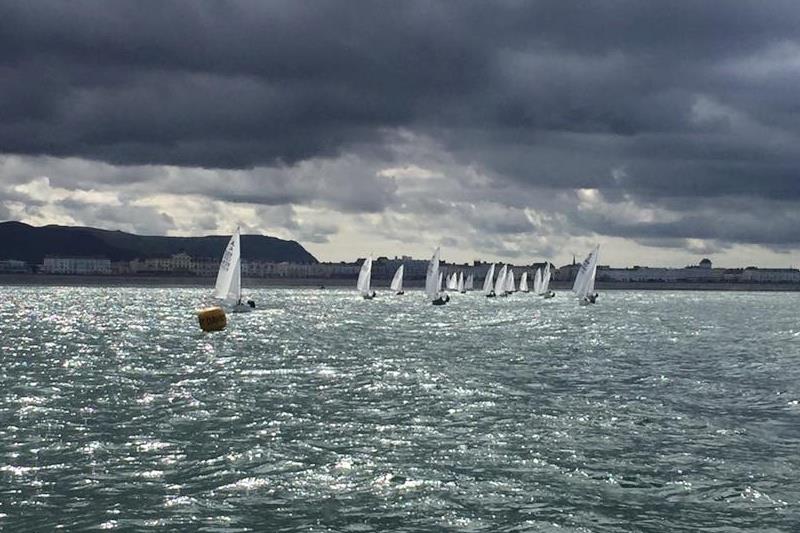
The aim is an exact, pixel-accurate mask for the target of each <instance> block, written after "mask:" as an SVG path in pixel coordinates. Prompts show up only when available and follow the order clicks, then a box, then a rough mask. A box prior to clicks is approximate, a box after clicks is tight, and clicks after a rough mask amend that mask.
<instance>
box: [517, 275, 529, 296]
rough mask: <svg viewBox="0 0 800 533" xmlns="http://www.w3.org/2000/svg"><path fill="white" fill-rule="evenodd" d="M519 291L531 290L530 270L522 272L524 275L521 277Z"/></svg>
mask: <svg viewBox="0 0 800 533" xmlns="http://www.w3.org/2000/svg"><path fill="white" fill-rule="evenodd" d="M519 292H530V290H528V271H527V270H526V271H525V272H523V273H522V276H520V278H519Z"/></svg>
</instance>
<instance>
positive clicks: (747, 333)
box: [0, 288, 800, 532]
mask: <svg viewBox="0 0 800 533" xmlns="http://www.w3.org/2000/svg"><path fill="white" fill-rule="evenodd" d="M208 293H209V291H201V290H196V289H101V288H0V335H1V337H0V363H1V364H2V368H0V529H2V530H3V531H13V532H18V531H37V532H38V531H51V530H55V529H56V528H63V529H64V530H67V531H77V530H96V529H105V528H109V529H111V528H117V529H119V530H142V531H320V532H321V531H346V532H367V531H508V532H511V531H514V532H517V531H656V532H665V531H714V532H733V531H800V319H799V318H798V298H800V296H798V295H796V294H747V293H702V294H701V293H664V292H609V293H606V294H603V295H602V298H601V300H600V303H599V304H598V305H597V306H593V307H588V308H587V307H578V306H577V305H576V302H575V301H574V300H573V299H567V297H566V293H561V294H559V296H558V297H557V298H556V299H554V300H551V301H542V300H539V299H537V298H534V297H532V296H529V295H521V294H517V295H514V296H512V297H511V298H508V299H500V298H498V299H494V300H488V299H486V298H482V297H480V296H479V295H477V294H469V295H456V296H454V301H453V302H451V304H449V305H447V306H445V307H443V308H434V307H432V306H430V305H427V304H425V303H424V302H423V300H422V295H421V293H418V292H411V293H408V294H407V295H406V296H405V297H402V298H396V297H389V296H388V295H380V296H381V297H380V298H378V299H376V300H374V301H371V302H367V301H363V300H360V299H359V298H357V297H356V296H355V295H354V294H353V293H352V292H346V291H332V290H329V291H314V290H296V291H290V290H261V291H254V295H255V296H256V299H257V300H258V301H259V302H260V303H261V304H263V306H264V308H263V309H262V310H259V311H258V312H256V313H252V314H249V315H235V316H232V317H231V323H230V325H229V329H228V330H227V331H225V332H223V333H218V334H203V333H201V332H199V330H198V328H197V325H196V321H195V317H194V315H193V309H194V308H195V307H196V306H197V305H198V304H199V303H200V302H201V301H202V299H203V297H204V296H205V295H207V294H208Z"/></svg>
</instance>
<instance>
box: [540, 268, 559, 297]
mask: <svg viewBox="0 0 800 533" xmlns="http://www.w3.org/2000/svg"><path fill="white" fill-rule="evenodd" d="M541 289H542V292H541V294H542V296H544V297H545V298H552V297H554V296H555V295H556V293H554V292H553V291H551V290H550V261H548V262H547V263H545V265H544V273H543V274H542V287H541Z"/></svg>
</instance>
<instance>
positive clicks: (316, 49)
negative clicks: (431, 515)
mask: <svg viewBox="0 0 800 533" xmlns="http://www.w3.org/2000/svg"><path fill="white" fill-rule="evenodd" d="M798 27H800V6H798V4H797V3H796V2H794V1H771V2H768V3H765V2H760V1H740V2H727V1H707V2H694V1H685V2H659V3H652V2H640V1H622V0H621V1H614V2H602V3H601V2H597V3H591V4H587V3H586V2H566V1H563V0H557V1H556V0H553V1H539V2H536V1H533V2H513V1H508V2H490V3H489V2H468V1H465V2H452V3H434V2H390V1H387V2H371V3H366V2H363V3H348V2H324V1H320V2H308V3H305V2H296V1H285V2H222V1H219V2H204V3H198V2H152V3H141V2H129V3H125V2H113V3H108V2H81V1H78V2H68V3H67V2H5V3H2V4H0V117H2V120H0V152H2V153H14V154H26V155H49V156H56V157H67V156H69V157H80V158H86V159H94V160H98V161H104V162H108V163H111V164H112V165H145V166H146V165H177V166H186V167H206V168H216V169H248V168H252V167H259V169H257V171H256V172H255V173H254V175H253V176H252V179H247V180H245V179H243V178H242V179H241V180H239V181H237V179H235V178H231V179H229V180H226V181H225V182H221V183H217V184H214V183H205V182H204V181H203V178H202V177H200V178H197V179H198V180H199V182H198V183H193V184H187V183H185V182H184V183H172V184H171V185H169V186H168V187H166V189H167V190H169V191H171V192H180V191H182V190H184V191H185V190H187V189H190V190H194V191H196V192H200V193H203V194H207V195H209V196H210V197H214V198H218V199H222V200H230V201H236V202H255V203H260V204H263V205H281V204H290V203H302V204H308V203H313V202H318V203H321V204H323V205H328V206H333V207H335V208H336V209H341V210H345V211H352V212H360V211H369V212H379V211H381V210H382V209H384V208H386V207H387V206H389V205H391V204H392V203H393V202H395V203H396V188H395V186H394V184H393V182H391V180H380V179H376V178H375V176H374V175H372V174H370V172H371V171H373V170H374V168H368V170H369V172H366V171H363V170H362V171H359V170H358V169H355V168H352V169H347V168H345V169H344V170H343V169H336V170H335V171H332V172H330V173H326V172H324V171H320V172H318V174H317V176H315V177H310V176H309V175H308V174H304V173H303V172H296V171H294V169H295V168H297V167H298V165H299V164H301V163H303V162H308V161H313V160H316V159H320V158H322V159H324V158H335V157H338V156H341V155H342V154H345V155H347V154H357V155H361V156H364V154H369V156H370V158H372V160H381V159H383V160H385V161H388V160H391V159H392V158H393V157H396V156H397V154H396V153H395V152H393V151H392V150H391V149H390V145H391V144H392V143H393V139H394V135H395V133H396V132H397V131H400V130H406V131H412V132H415V133H418V134H421V135H425V136H428V137H429V138H433V139H435V140H436V142H438V143H440V145H441V146H442V147H443V149H444V150H446V151H447V152H449V153H450V154H453V157H454V160H455V162H457V163H458V164H461V165H474V166H476V167H478V168H480V169H482V170H483V171H485V173H486V174H487V175H489V176H491V178H492V179H494V180H497V182H498V183H502V184H504V185H503V187H506V186H508V187H516V188H517V191H520V193H519V194H515V193H513V192H511V193H510V194H507V195H506V196H505V200H504V201H503V202H502V203H503V204H505V205H508V206H512V207H514V208H515V209H517V210H519V209H522V208H524V207H525V205H524V204H525V202H527V201H529V199H530V196H529V195H527V194H525V193H523V192H522V191H525V190H527V189H529V188H536V189H537V190H545V191H546V190H551V191H553V192H552V194H553V195H555V194H558V193H559V191H561V190H568V189H575V188H596V189H599V190H600V191H602V193H603V195H604V196H605V198H606V199H608V200H609V201H615V200H619V199H622V198H625V199H626V201H630V202H635V203H638V204H641V205H647V206H656V207H661V208H665V209H671V210H673V211H674V212H675V213H677V218H676V219H675V220H670V221H659V222H648V223H632V222H631V221H625V220H622V221H620V220H611V221H607V220H599V219H597V218H592V217H587V216H586V215H585V213H584V214H583V215H581V214H580V213H572V214H571V215H570V216H572V217H573V218H572V221H571V222H572V225H573V227H574V228H576V229H580V230H581V231H595V232H600V233H604V234H608V235H618V236H625V237H630V238H634V239H639V240H641V241H642V242H644V241H645V240H647V241H651V242H653V241H654V240H658V239H663V242H664V243H669V242H676V243H679V242H683V241H682V239H686V238H703V239H720V240H727V241H732V242H753V243H761V244H766V245H769V246H781V245H782V244H785V243H790V242H791V243H794V242H797V238H796V237H794V236H792V235H791V233H792V232H791V231H789V228H790V226H791V224H794V223H795V222H797V221H796V220H795V218H794V215H793V214H792V212H791V211H792V207H793V204H791V207H786V205H785V204H781V207H780V208H779V209H775V208H773V207H771V204H770V202H784V203H785V202H787V201H788V202H796V201H800V177H799V176H798V170H797V169H798V168H800V142H798V141H800V121H798V120H797V113H798V109H800V98H798V96H797V91H796V87H797V86H798V82H800V61H798V60H797V59H796V58H797V57H799V56H800V37H798V33H797V28H798ZM345 166H346V165H345ZM144 168H147V167H144ZM264 169H266V170H264ZM287 169H289V170H290V171H288V172H284V171H285V170H287ZM109 175H110V176H111V177H110V178H108V179H118V180H123V181H124V180H125V179H127V178H128V177H129V178H130V180H131V181H134V180H146V179H152V180H160V179H161V178H160V177H159V176H157V173H155V174H154V175H152V176H148V177H143V176H142V175H141V173H140V174H138V175H137V176H136V177H134V176H127V175H126V174H125V173H124V172H123V171H118V170H114V171H113V172H110V173H109ZM4 179H7V178H5V177H4ZM54 179H56V178H54ZM212 181H213V180H212ZM508 184H512V185H508ZM187 185H188V186H187ZM731 197H739V198H748V199H755V200H757V201H758V203H759V205H762V206H764V207H763V209H761V210H759V211H757V212H756V211H753V213H752V214H751V215H752V216H742V215H741V211H739V210H736V209H726V205H728V204H726V202H727V201H728V199H730V198H731ZM699 199H704V200H702V202H701V200H699ZM706 200H708V201H707V202H706ZM698 202H700V203H702V204H703V206H704V207H703V209H704V211H703V212H701V213H698V212H695V209H696V207H695V206H696V205H698ZM427 205H428V206H429V207H430V212H437V213H438V212H441V210H442V209H450V208H443V207H442V206H441V205H438V204H436V202H433V201H431V202H428V203H427ZM559 205H561V204H559ZM417 208H419V209H424V205H423V203H418V204H417ZM437 210H438V211H437ZM452 211H453V212H454V213H465V212H468V211H469V209H468V208H464V207H461V208H458V209H457V208H452ZM482 213H484V214H483V215H482V217H483V218H480V217H476V220H477V222H476V227H480V228H484V229H486V230H487V231H495V232H525V231H527V230H528V229H529V227H531V224H529V221H527V220H526V219H525V217H524V216H523V215H522V214H521V213H520V212H519V211H514V212H513V213H511V215H509V216H507V217H503V216H500V215H497V214H494V213H488V212H483V211H482ZM486 213H488V214H486ZM762 214H763V215H764V216H765V217H767V218H766V220H768V221H769V226H768V227H769V231H767V232H765V231H763V223H762V221H763V220H764V219H762V218H761V215H762ZM312 233H313V232H312ZM318 233H319V235H320V237H319V238H320V239H323V238H325V235H326V233H325V232H324V231H322V232H318ZM316 234H317V233H314V235H316Z"/></svg>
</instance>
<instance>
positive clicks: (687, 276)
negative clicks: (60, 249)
mask: <svg viewBox="0 0 800 533" xmlns="http://www.w3.org/2000/svg"><path fill="white" fill-rule="evenodd" d="M363 262H364V258H359V259H357V260H355V261H352V262H338V263H336V262H316V263H312V262H308V263H297V262H286V261H284V262H273V261H261V260H248V259H246V258H243V259H242V275H243V276H244V277H245V278H263V279H277V280H280V279H284V280H354V279H355V278H356V277H357V276H358V272H359V269H360V268H361V264H362V263H363ZM401 264H402V265H405V275H406V279H408V280H410V281H414V280H417V281H420V280H424V279H425V271H426V268H427V264H428V260H427V259H415V258H413V257H409V256H401V257H393V258H389V257H378V258H376V259H374V261H373V267H372V276H373V278H374V279H376V280H389V279H390V278H391V276H392V275H393V274H394V272H395V271H396V270H397V268H398V267H399V266H400V265H401ZM491 264H492V263H490V262H487V261H483V260H480V259H478V260H475V261H473V262H472V263H460V264H459V263H446V262H443V263H442V267H441V268H442V271H443V272H445V273H450V272H471V273H472V274H473V275H474V276H475V278H476V279H482V278H483V277H484V276H485V275H486V272H487V271H488V269H489V266H490V265H491ZM545 264H546V263H545V262H539V263H530V264H512V265H509V266H511V267H514V268H515V269H518V270H519V271H520V272H522V271H525V270H526V269H529V270H530V271H535V270H536V269H537V268H540V267H543V266H544V265H545ZM579 266H580V265H579V264H578V263H576V262H575V261H573V262H572V263H570V264H567V265H561V266H556V265H553V264H551V269H552V271H553V281H554V282H569V281H572V280H573V279H574V278H575V275H576V273H577V270H578V268H579ZM218 269H219V259H218V258H217V259H215V258H196V257H192V256H190V255H189V254H186V253H178V254H173V255H171V256H168V257H156V258H147V259H133V260H130V261H111V260H110V259H108V258H99V257H66V256H54V257H45V258H44V260H43V262H42V263H41V264H30V263H28V262H26V261H22V260H17V259H6V260H1V261H0V275H3V274H6V275H8V274H16V275H20V274H21V275H36V276H37V277H38V276H58V275H62V276H63V275H69V276H108V277H115V276H116V277H141V278H147V277H197V278H211V277H214V276H216V275H217V271H218ZM597 281H598V282H610V283H631V284H641V283H651V284H658V283H721V284H722V283H725V284H735V283H746V284H797V283H800V270H798V269H796V268H758V267H755V266H748V267H743V268H715V267H714V266H713V264H712V262H711V260H709V259H707V258H704V259H702V260H701V261H699V262H698V263H697V264H695V265H689V266H686V267H683V268H665V267H649V266H633V267H627V268H617V267H611V266H608V265H600V266H598V268H597Z"/></svg>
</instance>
